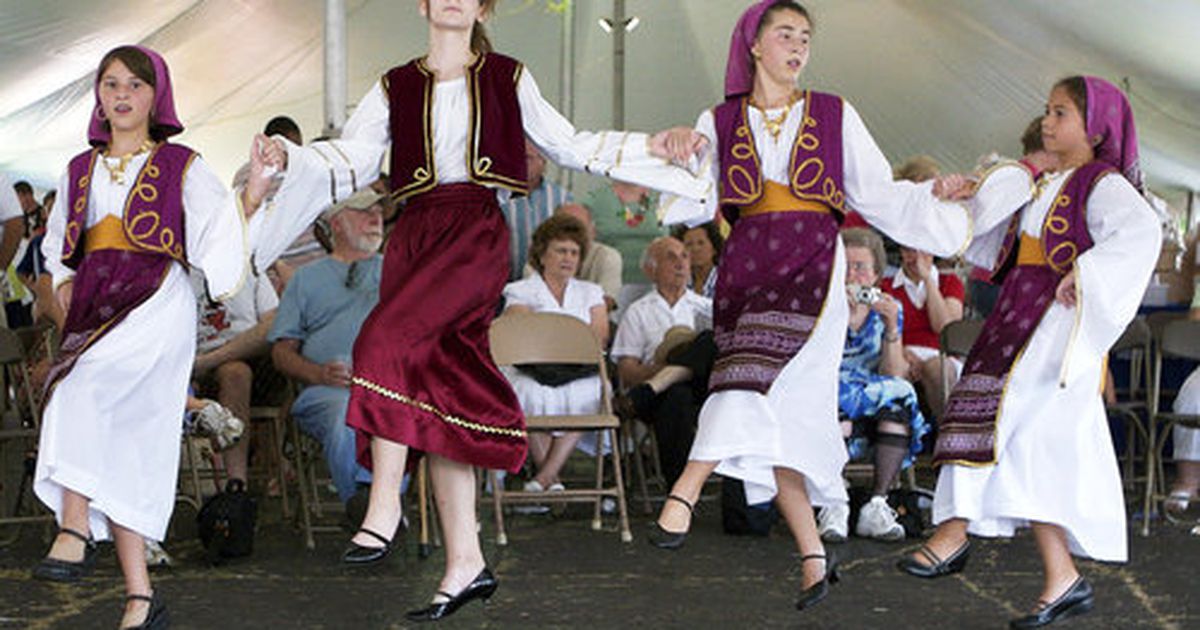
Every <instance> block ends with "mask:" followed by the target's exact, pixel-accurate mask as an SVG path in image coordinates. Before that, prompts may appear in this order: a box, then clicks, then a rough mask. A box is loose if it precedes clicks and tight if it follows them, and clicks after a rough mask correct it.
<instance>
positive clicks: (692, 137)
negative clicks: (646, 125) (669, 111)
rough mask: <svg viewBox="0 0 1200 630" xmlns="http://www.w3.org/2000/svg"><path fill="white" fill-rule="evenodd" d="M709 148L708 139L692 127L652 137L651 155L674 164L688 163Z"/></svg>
mask: <svg viewBox="0 0 1200 630" xmlns="http://www.w3.org/2000/svg"><path fill="white" fill-rule="evenodd" d="M706 146H708V138H706V137H705V136H704V134H702V133H700V132H698V131H696V130H695V129H692V128H691V127H674V128H671V129H667V130H665V131H660V132H658V133H656V134H654V135H653V136H650V147H649V148H650V154H651V155H653V156H655V157H659V158H662V159H664V160H670V161H672V162H677V163H680V164H682V163H684V162H687V161H688V160H689V159H691V157H692V156H693V155H696V154H697V153H700V152H701V151H703V150H704V147H706Z"/></svg>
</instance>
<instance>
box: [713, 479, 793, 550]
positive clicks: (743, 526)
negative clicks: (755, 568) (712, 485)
mask: <svg viewBox="0 0 1200 630" xmlns="http://www.w3.org/2000/svg"><path fill="white" fill-rule="evenodd" d="M777 521H779V512H778V511H777V510H776V509H775V504H774V503H773V502H772V503H767V504H760V505H747V504H746V487H745V484H743V483H742V480H741V479H734V478H733V477H725V478H723V479H721V528H722V529H723V530H725V533H726V534H731V535H733V536H766V535H768V534H770V533H771V527H772V526H774V525H775V523H776V522H777Z"/></svg>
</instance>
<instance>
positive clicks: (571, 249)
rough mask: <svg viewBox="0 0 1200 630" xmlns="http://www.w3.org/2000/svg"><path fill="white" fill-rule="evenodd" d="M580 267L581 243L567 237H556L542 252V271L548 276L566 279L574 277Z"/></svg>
mask: <svg viewBox="0 0 1200 630" xmlns="http://www.w3.org/2000/svg"><path fill="white" fill-rule="evenodd" d="M578 269H579V243H576V242H575V241H573V240H571V239H569V238H567V239H554V240H552V241H550V244H549V245H547V246H546V253H544V254H542V273H543V274H545V275H546V276H550V277H554V278H558V279H561V280H566V279H567V278H574V277H575V271H576V270H578Z"/></svg>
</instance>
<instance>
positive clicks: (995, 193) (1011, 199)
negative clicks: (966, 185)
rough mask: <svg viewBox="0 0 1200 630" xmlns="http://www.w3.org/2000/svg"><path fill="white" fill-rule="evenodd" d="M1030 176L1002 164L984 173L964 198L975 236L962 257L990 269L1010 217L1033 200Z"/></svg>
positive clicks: (1019, 167)
mask: <svg viewBox="0 0 1200 630" xmlns="http://www.w3.org/2000/svg"><path fill="white" fill-rule="evenodd" d="M1033 190H1034V187H1033V176H1032V174H1031V173H1030V172H1029V169H1028V168H1025V166H1023V165H1022V164H1021V163H1019V162H1002V163H1000V164H999V165H997V166H995V167H993V168H992V169H991V170H989V171H988V172H987V173H984V175H983V178H982V179H981V180H980V182H979V184H978V185H977V187H976V189H975V194H974V195H972V196H971V197H970V198H969V199H967V202H966V203H967V210H968V211H969V212H970V213H971V219H972V220H973V222H974V224H975V235H974V238H972V239H971V244H970V245H969V246H967V251H966V252H964V253H963V258H965V259H966V260H967V262H969V263H971V264H973V265H976V266H979V267H983V268H984V269H991V268H992V266H993V265H995V264H996V257H997V256H999V255H1000V248H1001V247H1003V246H1004V237H1005V235H1006V233H1007V232H1008V223H1009V220H1010V218H1011V217H1012V216H1013V215H1014V214H1016V213H1017V212H1020V211H1021V208H1024V207H1025V204H1027V203H1029V200H1030V199H1032V198H1033Z"/></svg>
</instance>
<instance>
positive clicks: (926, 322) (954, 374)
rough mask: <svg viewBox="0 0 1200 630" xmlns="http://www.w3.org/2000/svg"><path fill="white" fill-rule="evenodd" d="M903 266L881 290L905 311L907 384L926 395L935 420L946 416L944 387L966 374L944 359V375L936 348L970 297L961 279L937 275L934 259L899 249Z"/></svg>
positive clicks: (954, 362) (951, 359)
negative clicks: (943, 401) (966, 298)
mask: <svg viewBox="0 0 1200 630" xmlns="http://www.w3.org/2000/svg"><path fill="white" fill-rule="evenodd" d="M900 260H901V264H900V270H899V271H897V272H896V275H895V276H893V277H891V278H889V279H887V280H885V281H884V282H883V290H884V291H885V292H886V293H888V294H889V295H891V296H892V297H894V298H896V300H898V301H899V302H900V305H901V306H902V307H903V308H904V333H903V341H904V355H905V359H906V360H907V361H908V363H909V366H910V367H909V374H908V378H909V380H910V381H912V382H913V383H915V384H917V385H918V386H919V387H920V388H921V389H922V390H923V391H924V393H925V400H926V402H927V404H928V405H929V408H930V409H932V410H933V413H934V415H935V416H936V415H939V414H940V413H941V410H942V399H943V397H944V393H943V392H944V391H945V390H944V386H953V385H954V383H955V382H957V381H958V376H959V374H961V373H962V361H961V359H958V358H954V357H947V358H946V366H945V373H943V371H942V364H941V359H940V358H939V357H938V347H939V346H940V345H941V334H942V328H944V327H945V326H946V324H949V323H950V322H954V321H958V320H960V319H962V316H963V297H964V296H965V293H966V292H965V290H964V289H963V283H962V280H959V279H958V276H956V275H954V274H953V273H943V272H941V271H939V270H938V268H937V266H936V265H934V263H933V256H932V255H931V254H928V253H926V252H922V251H918V250H915V249H912V248H909V247H901V248H900ZM943 383H944V384H945V385H943Z"/></svg>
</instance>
